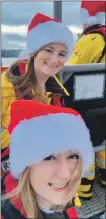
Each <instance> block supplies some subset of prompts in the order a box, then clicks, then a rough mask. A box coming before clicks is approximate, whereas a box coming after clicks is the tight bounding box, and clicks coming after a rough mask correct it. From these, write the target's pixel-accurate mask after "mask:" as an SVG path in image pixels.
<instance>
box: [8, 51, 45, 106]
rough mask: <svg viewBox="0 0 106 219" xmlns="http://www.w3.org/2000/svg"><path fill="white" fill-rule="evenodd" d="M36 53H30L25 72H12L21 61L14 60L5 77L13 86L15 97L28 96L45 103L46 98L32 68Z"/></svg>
mask: <svg viewBox="0 0 106 219" xmlns="http://www.w3.org/2000/svg"><path fill="white" fill-rule="evenodd" d="M37 53H38V52H37ZM37 53H34V54H32V55H31V57H30V59H29V61H28V63H27V69H26V72H25V74H23V75H19V76H16V75H14V74H13V71H14V68H15V67H17V65H18V63H21V61H16V62H15V63H13V64H12V65H11V66H10V67H9V68H8V69H7V71H6V77H7V80H8V81H9V82H11V83H12V84H13V86H14V89H15V91H16V99H19V98H20V97H28V96H29V98H30V99H34V100H36V101H39V102H43V103H47V101H48V100H47V98H46V96H45V95H44V94H43V92H42V89H41V87H40V85H39V84H38V81H37V77H36V73H35V70H34V58H35V57H36V55H37ZM32 90H33V91H34V95H32Z"/></svg>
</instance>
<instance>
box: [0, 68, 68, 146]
mask: <svg viewBox="0 0 106 219" xmlns="http://www.w3.org/2000/svg"><path fill="white" fill-rule="evenodd" d="M54 78H55V81H56V83H57V85H59V86H60V87H61V88H62V89H63V91H64V93H65V94H66V95H68V92H67V90H66V89H65V88H64V86H63V85H62V84H61V82H60V81H59V80H58V78H57V77H56V76H54ZM1 88H2V89H1V149H5V148H6V147H8V145H9V142H10V134H9V132H8V130H7V127H8V125H9V123H10V106H11V103H13V102H14V101H15V100H16V95H15V90H14V86H13V84H12V83H11V82H9V81H8V80H7V78H6V75H5V72H4V73H3V74H2V75H1ZM50 93H51V92H46V96H47V97H48V103H50V101H51V98H50V97H49V96H50Z"/></svg>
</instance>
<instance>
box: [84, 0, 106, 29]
mask: <svg viewBox="0 0 106 219" xmlns="http://www.w3.org/2000/svg"><path fill="white" fill-rule="evenodd" d="M80 15H81V21H82V24H88V25H91V26H92V25H95V24H103V25H104V24H105V17H106V2H105V1H86V0H83V1H82V3H81V11H80Z"/></svg>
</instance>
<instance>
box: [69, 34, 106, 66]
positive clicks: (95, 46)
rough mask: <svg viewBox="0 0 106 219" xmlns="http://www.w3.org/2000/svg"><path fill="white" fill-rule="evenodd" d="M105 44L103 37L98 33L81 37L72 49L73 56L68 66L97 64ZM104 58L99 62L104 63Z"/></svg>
mask: <svg viewBox="0 0 106 219" xmlns="http://www.w3.org/2000/svg"><path fill="white" fill-rule="evenodd" d="M104 46H105V42H104V39H103V36H102V35H100V34H98V33H92V34H88V35H85V36H82V37H81V38H80V39H79V40H78V42H77V43H76V46H75V48H74V51H73V54H72V56H71V58H70V60H69V61H68V64H90V63H97V61H98V60H99V58H100V57H101V55H102V51H103V48H104ZM105 60H106V56H104V57H103V58H102V59H101V61H100V62H105Z"/></svg>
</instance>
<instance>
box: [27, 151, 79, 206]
mask: <svg viewBox="0 0 106 219" xmlns="http://www.w3.org/2000/svg"><path fill="white" fill-rule="evenodd" d="M79 159H80V158H79V155H78V154H77V153H72V152H67V153H63V154H58V155H51V156H49V157H47V158H45V159H44V160H43V161H41V162H40V163H38V164H36V165H34V166H32V167H31V168H30V172H29V176H30V182H31V185H32V187H33V189H34V191H35V192H36V194H37V198H38V202H39V203H40V204H39V205H41V206H43V207H44V208H45V209H50V208H51V206H53V205H62V204H64V203H65V202H66V200H67V198H68V193H69V184H70V182H74V180H75V179H76V177H77V175H78V172H79V165H78V160H79ZM68 201H69V200H67V202H68Z"/></svg>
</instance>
